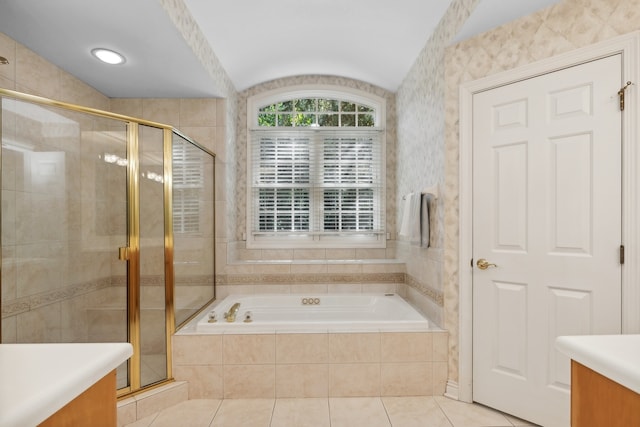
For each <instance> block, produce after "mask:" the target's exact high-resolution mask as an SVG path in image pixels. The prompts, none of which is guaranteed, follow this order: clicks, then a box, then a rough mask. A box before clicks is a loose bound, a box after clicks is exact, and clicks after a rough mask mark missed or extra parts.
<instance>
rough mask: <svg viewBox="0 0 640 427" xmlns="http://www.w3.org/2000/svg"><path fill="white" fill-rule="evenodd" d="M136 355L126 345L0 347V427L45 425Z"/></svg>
mask: <svg viewBox="0 0 640 427" xmlns="http://www.w3.org/2000/svg"><path fill="white" fill-rule="evenodd" d="M132 354H133V349H132V347H131V344H128V343H97V344H90V343H86V344H85V343H82V344H81V343H77V344H0V378H1V380H0V427H8V426H35V425H37V424H39V423H41V422H42V421H44V420H46V419H47V418H48V417H49V416H51V415H52V414H54V413H55V412H56V411H58V410H59V409H61V408H62V407H63V406H65V405H66V404H67V403H69V402H70V401H72V400H73V399H75V398H76V397H77V396H79V395H80V394H81V393H82V392H84V391H85V390H86V389H88V388H89V387H91V386H92V385H93V384H94V383H96V382H97V381H99V380H100V379H102V378H103V377H104V376H105V375H107V374H108V373H109V372H111V371H112V370H114V369H115V368H116V367H118V365H120V364H121V363H122V362H124V361H125V360H127V359H128V358H129V357H131V355H132ZM115 392H116V391H115V390H114V393H115Z"/></svg>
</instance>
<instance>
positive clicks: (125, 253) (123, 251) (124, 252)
mask: <svg viewBox="0 0 640 427" xmlns="http://www.w3.org/2000/svg"><path fill="white" fill-rule="evenodd" d="M118 259H119V260H120V261H128V260H129V247H128V246H125V247H122V248H118Z"/></svg>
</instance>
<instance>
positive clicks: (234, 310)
mask: <svg viewBox="0 0 640 427" xmlns="http://www.w3.org/2000/svg"><path fill="white" fill-rule="evenodd" d="M238 310H240V303H239V302H237V303H235V304H233V305H232V306H231V308H230V309H229V311H227V312H226V313H225V314H224V318H225V319H226V320H227V322H229V323H231V322H235V321H236V315H237V314H238Z"/></svg>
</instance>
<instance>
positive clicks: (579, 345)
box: [556, 335, 640, 393]
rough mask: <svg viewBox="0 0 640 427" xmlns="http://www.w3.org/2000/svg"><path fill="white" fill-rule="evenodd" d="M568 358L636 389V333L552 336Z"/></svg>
mask: <svg viewBox="0 0 640 427" xmlns="http://www.w3.org/2000/svg"><path fill="white" fill-rule="evenodd" d="M556 348H557V349H558V350H559V351H560V352H562V353H563V354H566V355H567V356H569V357H570V358H571V359H573V360H575V361H576V362H578V363H580V364H581V365H584V366H586V367H587V368H589V369H591V370H593V371H595V372H597V373H599V374H600V375H603V376H605V377H607V378H609V379H611V380H613V381H615V382H617V383H618V384H620V385H623V386H624V387H626V388H628V389H630V390H632V391H634V392H636V393H640V335H580V336H564V337H558V338H557V339H556Z"/></svg>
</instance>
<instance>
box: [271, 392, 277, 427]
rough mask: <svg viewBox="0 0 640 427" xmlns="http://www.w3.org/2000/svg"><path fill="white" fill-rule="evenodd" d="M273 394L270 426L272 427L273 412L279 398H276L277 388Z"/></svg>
mask: <svg viewBox="0 0 640 427" xmlns="http://www.w3.org/2000/svg"><path fill="white" fill-rule="evenodd" d="M273 394H274V397H273V406H272V407H271V418H269V427H271V425H272V424H273V414H274V413H275V412H276V405H277V403H278V399H276V397H275V390H274V393H273Z"/></svg>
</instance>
